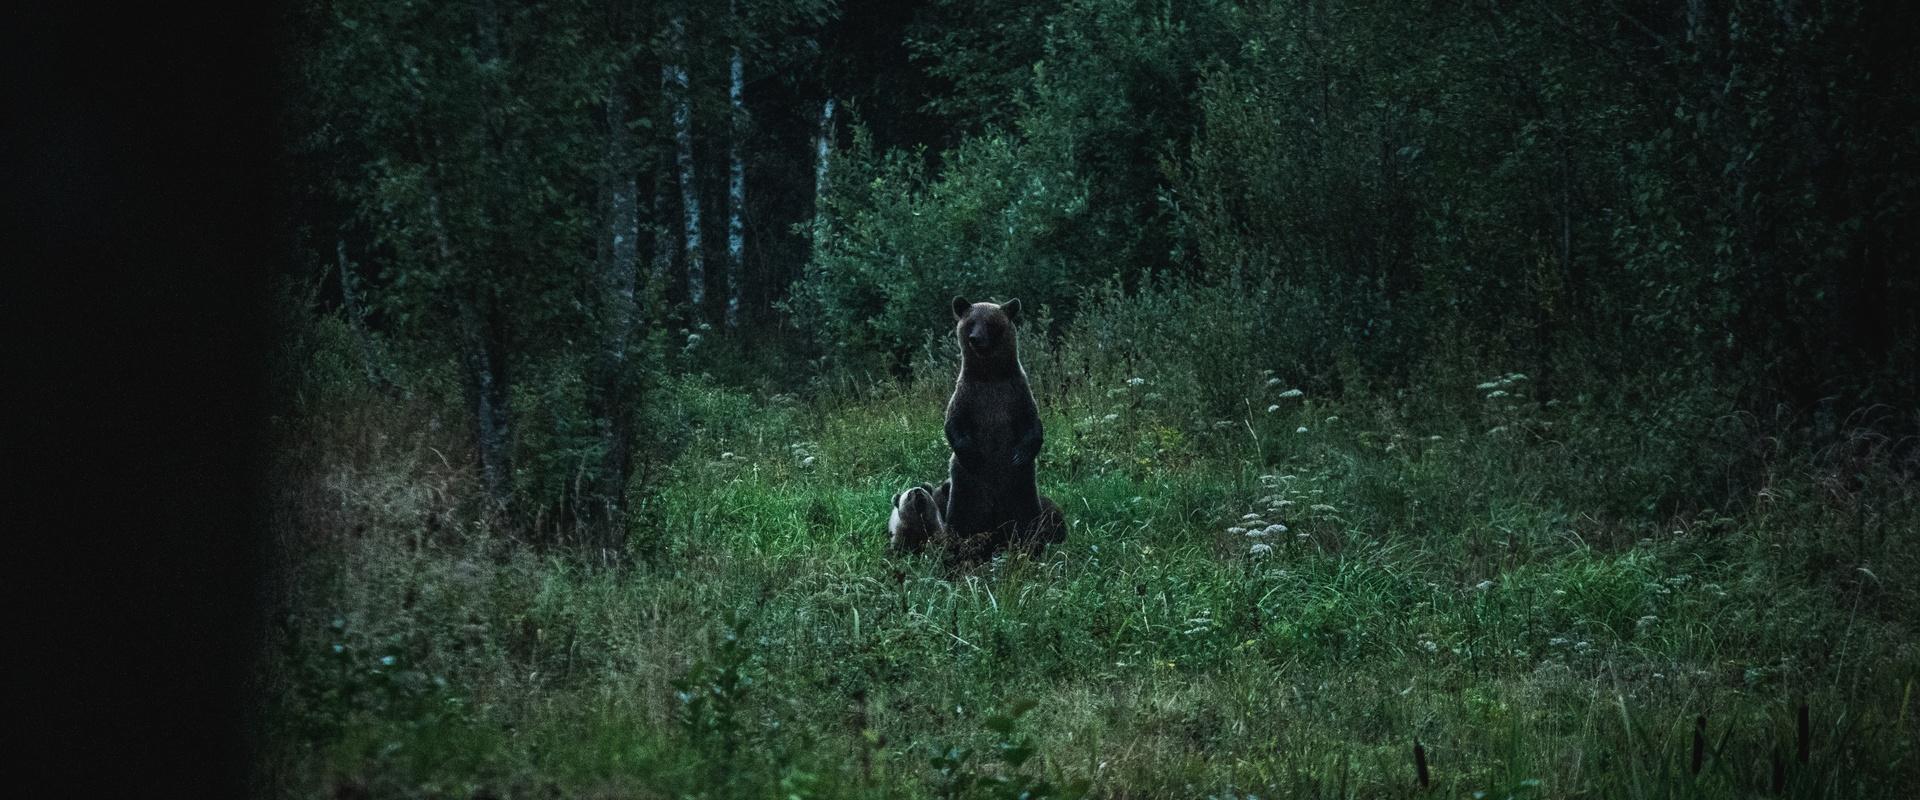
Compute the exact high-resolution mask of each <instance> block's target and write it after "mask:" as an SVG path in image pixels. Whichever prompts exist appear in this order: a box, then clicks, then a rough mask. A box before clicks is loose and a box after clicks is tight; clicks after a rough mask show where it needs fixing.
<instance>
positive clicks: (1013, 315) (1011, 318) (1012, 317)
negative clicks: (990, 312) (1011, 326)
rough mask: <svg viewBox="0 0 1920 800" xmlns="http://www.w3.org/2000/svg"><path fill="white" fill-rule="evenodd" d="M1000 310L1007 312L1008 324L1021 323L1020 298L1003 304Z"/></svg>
mask: <svg viewBox="0 0 1920 800" xmlns="http://www.w3.org/2000/svg"><path fill="white" fill-rule="evenodd" d="M1000 310H1001V311H1005V312H1007V321H1008V322H1015V323H1017V322H1019V321H1020V298H1018V297H1016V298H1013V299H1012V300H1008V301H1007V302H1004V303H1001V304H1000Z"/></svg>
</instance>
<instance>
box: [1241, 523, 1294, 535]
mask: <svg viewBox="0 0 1920 800" xmlns="http://www.w3.org/2000/svg"><path fill="white" fill-rule="evenodd" d="M1286 532H1287V526H1285V525H1282V524H1280V523H1278V522H1276V523H1273V524H1272V525H1268V526H1267V527H1266V528H1265V529H1264V530H1262V531H1260V534H1261V535H1262V536H1265V535H1267V534H1270V533H1286ZM1249 535H1251V534H1249Z"/></svg>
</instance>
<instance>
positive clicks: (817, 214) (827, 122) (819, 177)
mask: <svg viewBox="0 0 1920 800" xmlns="http://www.w3.org/2000/svg"><path fill="white" fill-rule="evenodd" d="M815 151H816V154H815V156H814V165H813V246H814V247H815V248H818V247H819V246H820V239H821V237H823V236H825V235H826V232H827V168H828V166H829V165H830V161H831V159H832V157H833V97H832V96H831V95H829V96H828V97H827V102H826V105H825V106H822V107H821V109H820V139H819V144H818V146H817V147H816V148H815Z"/></svg>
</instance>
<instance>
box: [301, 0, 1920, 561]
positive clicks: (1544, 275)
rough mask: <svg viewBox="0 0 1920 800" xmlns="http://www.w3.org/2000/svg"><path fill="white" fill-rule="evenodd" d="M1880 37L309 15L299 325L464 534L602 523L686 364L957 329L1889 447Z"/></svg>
mask: <svg viewBox="0 0 1920 800" xmlns="http://www.w3.org/2000/svg"><path fill="white" fill-rule="evenodd" d="M1914 17H1915V14H1914V12H1913V11H1911V10H1910V9H1907V8H1906V7H1905V6H1902V5H1899V4H1886V5H1877V4H1863V3H1846V2H1842V3H1801V2H1771V1H1769V2H1725V1H1724V0H1713V1H1708V0H1702V1H1701V2H1689V3H1675V2H1654V3H1614V2H1609V3H1597V4H1575V5H1574V6H1568V7H1562V6H1561V5H1559V4H1551V3H1500V2H1484V3H1481V2H1471V3H1454V2H1437V3H1412V4H1391V5H1386V6H1382V5H1377V4H1346V3H1340V2H1300V3H1241V2H1205V1H1202V0H1196V1H1194V2H1185V1H1179V2H1130V1H1126V0H1086V1H1083V2H1041V3H1027V2H1006V3H1000V2H987V3H960V2H938V1H936V2H919V3H894V2H884V3H881V2H871V3H870V2H860V1H859V0H853V1H852V2H847V3H834V2H829V1H828V0H795V1H793V2H751V3H733V4H721V3H694V4H684V5H676V4H672V3H665V4H629V3H587V2H555V3H531V4H519V3H505V2H472V3H466V2H457V3H398V4H395V3H384V2H381V3H356V2H321V3H301V4H298V5H297V6H296V7H295V8H294V9H293V10H292V12H291V16H290V18H289V19H288V20H287V23H288V29H289V31H291V35H290V37H289V43H288V44H289V46H288V53H289V56H290V60H289V72H288V73H287V75H286V91H285V94H284V98H285V117H284V120H283V122H284V129H285V131H286V133H287V135H288V137H289V138H288V141H289V146H290V156H291V158H290V160H289V168H290V169H291V173H290V174H289V176H288V177H289V180H290V182H291V186H292V187H293V190H294V191H295V193H296V194H295V197H294V201H295V202H294V208H293V213H292V219H293V220H295V222H296V225H297V232H296V233H297V235H296V237H295V239H294V241H291V242H289V247H290V248H291V251H290V254H289V256H290V257H289V258H288V263H290V264H292V265H294V267H293V269H292V272H291V274H289V275H288V276H287V278H288V281H287V283H288V284H289V286H288V289H287V291H288V292H292V293H297V294H300V295H301V298H303V299H296V300H295V303H296V307H295V308H294V310H295V311H296V312H297V313H303V314H310V313H316V312H323V313H327V314H330V315H333V316H334V317H336V318H339V319H343V320H345V321H346V322H347V323H348V325H349V326H350V328H351V335H352V336H353V337H354V338H355V339H356V341H357V344H356V345H355V346H356V347H357V348H359V353H358V354H357V357H358V358H359V359H360V360H361V363H358V364H354V365H352V366H351V369H352V370H355V371H360V372H363V373H364V374H365V377H366V379H367V380H369V381H371V382H373V383H375V384H377V385H380V386H382V387H385V388H386V390H388V391H391V392H395V393H400V394H419V393H422V392H427V391H429V388H428V384H429V383H430V382H432V381H435V380H440V381H444V382H445V383H446V384H447V386H448V387H449V388H451V387H453V386H455V385H457V386H458V387H459V389H460V391H461V392H462V393H463V395H464V397H465V407H464V416H465V417H466V419H461V420H458V424H462V425H466V424H471V425H472V426H473V428H474V430H475V436H474V440H475V443H476V449H477V452H478V454H479V458H480V459H481V461H482V463H483V466H484V467H485V470H486V475H487V476H488V477H487V483H488V487H489V492H490V494H491V496H492V498H493V502H494V503H495V504H496V505H497V506H498V507H500V508H502V509H514V510H516V511H518V512H524V513H527V514H534V513H538V512H540V511H546V512H552V513H555V514H558V515H560V516H561V517H565V518H566V520H567V524H568V525H585V526H587V527H600V528H603V529H604V530H606V531H611V530H615V528H617V527H618V524H619V523H618V519H619V518H620V517H621V515H622V514H623V510H624V507H625V499H624V498H625V492H626V490H627V488H628V486H629V483H630V480H631V479H632V470H633V467H632V464H633V463H634V459H635V457H636V456H635V454H634V453H633V452H632V445H631V441H630V440H631V439H632V438H633V437H636V436H637V437H640V438H641V439H645V440H648V441H649V442H652V441H654V440H657V439H659V438H661V437H660V436H658V435H656V433H655V432H651V431H647V430H645V429H644V428H637V427H636V425H637V424H638V423H637V422H636V420H638V419H639V417H638V416H636V414H637V413H639V412H638V411H637V409H640V408H641V407H642V406H644V404H645V403H646V398H647V397H648V392H649V391H650V387H651V386H652V385H653V382H652V381H651V379H650V378H649V375H650V374H652V373H655V372H659V371H662V370H671V369H673V368H674V367H675V362H674V361H673V358H674V357H675V356H676V355H677V354H681V353H682V352H683V351H690V350H692V349H694V348H696V347H698V348H705V349H706V350H708V351H711V352H716V353H721V354H724V355H716V356H714V357H713V358H712V360H711V361H710V362H702V364H703V367H704V368H707V369H710V370H713V371H715V372H718V373H722V374H723V375H724V376H725V378H726V379H727V380H732V381H736V382H748V383H753V384H756V385H765V386H767V387H772V388H774V389H792V388H795V387H801V386H805V385H807V384H808V383H809V382H810V381H819V380H822V379H823V378H829V377H830V376H833V375H836V374H849V373H851V374H862V375H878V374H893V375H896V376H904V375H907V374H909V373H910V372H911V371H912V370H913V369H914V367H915V363H914V362H915V357H916V354H918V353H921V352H923V351H925V350H926V348H927V347H928V341H929V340H930V339H932V338H935V337H938V336H940V335H942V334H943V331H944V326H945V323H944V322H943V319H944V317H943V314H944V311H943V309H944V308H945V307H946V304H947V303H946V301H947V299H948V298H949V297H951V296H952V295H955V294H962V295H966V296H968V297H969V298H975V297H980V298H985V297H989V296H991V297H993V298H997V299H1005V298H1008V297H1016V296H1017V297H1020V298H1021V299H1023V300H1024V301H1026V302H1027V303H1028V304H1029V307H1031V308H1044V309H1046V310H1047V315H1046V317H1045V326H1046V327H1045V331H1044V333H1045V334H1046V335H1047V336H1050V337H1056V338H1057V337H1059V336H1061V335H1062V334H1063V333H1064V332H1066V331H1068V330H1070V329H1073V326H1075V325H1080V326H1081V327H1082V328H1089V329H1090V328H1093V327H1100V326H1104V327H1106V328H1111V329H1112V333H1113V335H1114V337H1115V339H1114V341H1115V347H1118V348H1123V349H1125V350H1126V351H1127V355H1126V356H1125V357H1126V358H1135V357H1137V358H1141V359H1148V360H1156V359H1157V360H1166V361H1189V362H1197V363H1198V364H1199V366H1197V367H1196V369H1198V370H1199V371H1200V374H1199V375H1198V376H1197V379H1198V381H1199V382H1200V384H1202V385H1201V389H1202V391H1203V392H1204V391H1205V389H1206V385H1207V384H1209V383H1211V382H1214V381H1217V380H1219V379H1220V378H1221V376H1220V375H1217V374H1213V373H1217V372H1219V371H1220V370H1218V369H1215V370H1213V372H1212V373H1210V372H1209V371H1208V370H1209V369H1212V368H1211V367H1209V366H1208V364H1212V363H1219V364H1223V365H1228V364H1230V365H1233V367H1234V368H1238V367H1239V366H1243V365H1251V366H1253V367H1256V368H1268V369H1273V370H1278V371H1280V372H1281V373H1282V374H1285V375H1289V376H1294V378H1293V380H1295V382H1297V383H1299V384H1301V385H1302V387H1303V388H1306V389H1309V390H1312V391H1315V392H1319V393H1332V394H1336V395H1337V394H1342V393H1349V392H1356V391H1358V392H1381V391H1396V390H1412V391H1416V392H1421V391H1432V390H1433V387H1432V386H1431V384H1430V383H1429V382H1428V381H1429V379H1431V378H1432V377H1433V376H1434V374H1435V371H1436V370H1446V369H1450V368H1453V367H1457V366H1460V365H1463V364H1466V363H1474V362H1498V364H1499V365H1501V366H1502V369H1504V370H1513V371H1518V372H1521V373H1524V374H1526V375H1529V376H1531V378H1532V380H1533V387H1534V389H1535V391H1536V396H1537V398H1538V399H1539V400H1542V401H1553V400H1562V401H1572V400H1573V399H1575V398H1585V399H1587V400H1589V401H1590V402H1592V403H1596V404H1603V405H1607V406H1610V407H1612V408H1614V409H1616V410H1617V411H1618V414H1619V416H1620V418H1621V421H1622V422H1623V424H1628V425H1634V426H1640V427H1642V428H1645V429H1647V430H1649V431H1655V432H1657V436H1658V438H1660V439H1662V440H1664V441H1663V443H1662V446H1666V447H1671V448H1674V450H1675V452H1693V453H1698V456H1697V457H1698V458H1702V459H1709V460H1711V459H1716V458H1725V457H1728V452H1727V445H1728V443H1726V442H1716V441H1712V437H1713V436H1714V435H1715V430H1714V429H1713V428H1714V425H1713V420H1714V419H1716V418H1718V417H1719V416H1721V415H1723V414H1727V413H1734V412H1738V413H1742V414H1746V415H1750V416H1751V417H1754V418H1757V419H1761V420H1764V421H1765V422H1766V423H1767V424H1768V425H1777V426H1779V427H1781V428H1794V429H1802V430H1806V431H1809V432H1810V433H1811V434H1812V435H1813V436H1815V437H1816V438H1819V437H1827V438H1828V439H1831V438H1832V437H1835V436H1838V435H1840V433H1839V431H1840V430H1841V428H1842V427H1843V426H1842V425H1841V422H1842V421H1847V422H1849V423H1852V424H1864V425H1869V426H1876V427H1881V428H1883V429H1884V430H1885V431H1886V433H1887V434H1888V435H1891V436H1898V435H1900V434H1905V433H1910V432H1911V430H1910V429H1911V428H1912V426H1913V415H1912V412H1913V410H1914V407H1913V402H1914V398H1915V397H1916V396H1920V395H1916V388H1917V387H1920V369H1916V367H1915V365H1916V360H1915V352H1916V342H1917V341H1920V339H1916V337H1915V333H1916V325H1920V314H1915V313H1914V308H1915V304H1916V301H1920V278H1916V274H1915V272H1914V271H1913V270H1912V269H1910V268H1909V265H1910V264H1911V262H1912V260H1913V258H1914V253H1915V250H1914V248H1915V241H1916V238H1915V226H1914V225H1912V224H1911V220H1912V219H1913V218H1914V211H1915V202H1916V198H1915V192H1916V187H1917V186H1920V183H1917V181H1920V172H1916V163H1915V160H1916V158H1920V141H1917V140H1916V137H1920V133H1916V128H1915V127H1913V126H1912V124H1911V120H1913V119H1915V118H1916V116H1917V115H1916V114H1915V112H1916V111H1917V110H1920V109H1916V104H1920V92H1916V90H1915V82H1914V81H1915V77H1916V75H1915V72H1916V70H1917V69H1920V67H1917V66H1916V65H1917V64H1920V58H1916V56H1917V55H1920V53H1916V51H1915V40H1914V38H1913V37H1912V36H1911V35H1910V34H1911V32H1912V31H1913V30H1915V29H1916V27H1915V25H1914V23H1915V19H1914ZM282 383H283V384H285V383H286V382H282ZM535 406H542V407H539V408H536V407H535ZM448 422H449V424H455V421H454V420H451V419H450V420H448ZM583 454H585V455H584V456H583ZM642 456H644V454H642ZM583 457H584V459H585V467H584V472H582V470H581V468H580V464H581V463H582V458H583ZM530 462H534V463H530ZM541 463H550V464H552V465H555V466H554V467H553V469H552V470H549V471H546V472H543V471H542V469H541V468H540V467H539V466H538V465H539V464H541ZM1668 466H1669V467H1670V468H1671V469H1670V470H1668V471H1669V472H1677V473H1684V471H1685V470H1686V469H1687V468H1688V467H1689V466H1690V465H1687V464H1680V463H1675V464H1672V465H1668ZM1692 466H1698V467H1699V468H1698V469H1697V470H1695V471H1696V472H1699V473H1701V474H1705V473H1711V472H1715V471H1716V470H1714V469H1713V468H1712V467H1710V466H1708V465H1692ZM1715 466H1718V465H1715ZM516 476H517V477H516ZM1663 479H1664V480H1668V481H1682V482H1680V483H1678V484H1676V485H1674V486H1673V487H1672V489H1671V490H1670V491H1671V493H1675V494H1685V493H1687V492H1688V490H1689V489H1688V484H1687V483H1685V482H1684V481H1685V475H1684V474H1668V475H1666V476H1664V477H1663ZM1666 499H1669V500H1672V499H1675V498H1666ZM596 520H597V521H596ZM609 525H612V526H614V527H613V528H609V527H607V526H609ZM597 535H598V536H610V537H611V538H606V539H605V540H604V541H603V544H606V545H608V546H617V541H616V540H618V539H619V535H618V534H617V533H612V534H608V533H605V532H604V531H603V533H602V534H597Z"/></svg>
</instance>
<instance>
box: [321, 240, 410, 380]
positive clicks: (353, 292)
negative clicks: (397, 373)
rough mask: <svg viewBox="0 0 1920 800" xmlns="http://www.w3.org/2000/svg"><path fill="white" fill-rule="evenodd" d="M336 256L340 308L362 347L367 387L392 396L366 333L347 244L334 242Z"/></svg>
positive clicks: (365, 316)
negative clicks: (338, 274)
mask: <svg viewBox="0 0 1920 800" xmlns="http://www.w3.org/2000/svg"><path fill="white" fill-rule="evenodd" d="M333 250H334V255H335V257H336V258H337V259H338V260H339V262H340V304H341V306H343V310H345V311H346V312H347V324H348V325H350V326H352V327H353V338H354V341H355V342H356V343H357V344H359V346H360V363H361V366H362V367H363V368H364V369H365V370H366V373H367V384H368V385H369V386H372V387H373V388H375V389H378V390H380V391H381V392H382V393H384V394H386V395H388V396H393V395H394V394H395V389H396V387H395V386H394V384H393V381H391V380H389V379H388V378H387V375H386V370H384V369H382V368H381V366H380V358H379V350H378V349H377V348H375V347H374V346H373V332H372V331H369V330H367V311H366V308H365V307H364V306H363V305H361V303H360V276H358V275H356V274H354V272H353V263H352V262H350V261H348V260H347V240H346V239H336V240H334V246H333Z"/></svg>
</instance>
